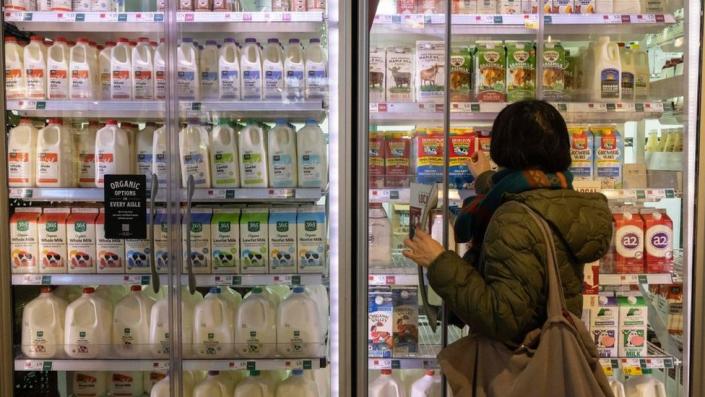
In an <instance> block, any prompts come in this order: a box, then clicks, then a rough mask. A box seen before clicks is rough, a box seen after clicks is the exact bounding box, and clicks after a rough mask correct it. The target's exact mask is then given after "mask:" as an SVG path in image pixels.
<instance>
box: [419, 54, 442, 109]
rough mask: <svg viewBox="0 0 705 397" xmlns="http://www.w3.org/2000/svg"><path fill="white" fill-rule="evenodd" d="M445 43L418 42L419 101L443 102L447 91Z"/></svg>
mask: <svg viewBox="0 0 705 397" xmlns="http://www.w3.org/2000/svg"><path fill="white" fill-rule="evenodd" d="M444 67H445V43H444V42H443V41H417V42H416V87H418V92H417V95H416V97H417V100H418V102H431V103H442V102H443V93H444V92H445V73H444V72H443V68H444Z"/></svg>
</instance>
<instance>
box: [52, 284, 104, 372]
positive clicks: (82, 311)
mask: <svg viewBox="0 0 705 397" xmlns="http://www.w3.org/2000/svg"><path fill="white" fill-rule="evenodd" d="M112 322H113V314H112V313H111V305H110V302H108V301H106V300H104V299H102V298H99V297H97V296H95V289H93V288H84V289H83V295H81V297H80V298H78V299H77V300H75V301H73V302H72V303H71V304H70V305H69V306H68V307H67V308H66V325H65V327H64V331H65V337H64V350H65V351H66V354H67V355H68V356H69V357H71V358H98V357H107V353H108V352H109V351H110V334H111V332H110V331H111V324H112Z"/></svg>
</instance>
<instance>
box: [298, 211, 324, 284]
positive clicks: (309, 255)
mask: <svg viewBox="0 0 705 397" xmlns="http://www.w3.org/2000/svg"><path fill="white" fill-rule="evenodd" d="M296 223H297V238H298V244H297V250H298V255H297V266H298V270H299V273H320V272H323V271H324V270H325V266H326V248H327V247H326V245H327V241H326V233H327V229H326V212H325V208H323V207H321V206H313V207H301V208H299V211H298V215H297V220H296Z"/></svg>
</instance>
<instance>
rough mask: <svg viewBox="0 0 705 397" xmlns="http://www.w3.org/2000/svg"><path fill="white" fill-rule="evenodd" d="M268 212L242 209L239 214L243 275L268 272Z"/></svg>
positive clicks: (266, 210) (257, 209)
mask: <svg viewBox="0 0 705 397" xmlns="http://www.w3.org/2000/svg"><path fill="white" fill-rule="evenodd" d="M268 226H269V210H268V209H267V208H243V210H242V212H241V213H240V266H241V267H242V272H243V273H244V274H252V273H267V272H268V271H269V255H267V254H268V252H269V247H268V242H269V228H268Z"/></svg>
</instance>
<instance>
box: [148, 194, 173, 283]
mask: <svg viewBox="0 0 705 397" xmlns="http://www.w3.org/2000/svg"><path fill="white" fill-rule="evenodd" d="M156 211H157V213H156V214H154V225H152V233H154V259H155V261H156V262H157V263H156V265H157V272H159V273H168V272H169V251H170V249H171V248H170V244H171V241H170V239H169V214H168V213H167V211H166V208H157V210H156Z"/></svg>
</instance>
